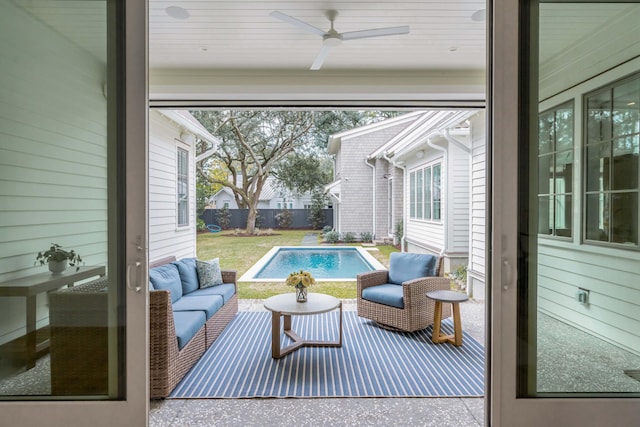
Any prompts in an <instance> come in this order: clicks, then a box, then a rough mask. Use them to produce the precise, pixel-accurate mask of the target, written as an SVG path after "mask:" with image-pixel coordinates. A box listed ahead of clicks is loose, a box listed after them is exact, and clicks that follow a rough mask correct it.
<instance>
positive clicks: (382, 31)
mask: <svg viewBox="0 0 640 427" xmlns="http://www.w3.org/2000/svg"><path fill="white" fill-rule="evenodd" d="M269 15H270V16H271V17H273V18H276V19H279V20H281V21H283V22H286V23H288V24H291V25H294V26H296V27H298V28H300V29H302V30H304V31H306V32H308V33H311V34H315V35H318V36H321V37H322V48H321V49H320V52H319V53H318V55H317V56H316V58H315V60H314V61H313V64H312V65H311V68H310V70H319V69H320V68H321V67H322V63H323V62H324V60H325V59H326V57H327V55H328V54H329V51H330V50H331V48H333V47H336V46H339V45H341V44H342V42H343V41H348V40H356V39H365V38H371V37H385V36H394V35H400V34H409V26H408V25H402V26H399V27H387V28H376V29H371V30H362V31H347V32H345V33H340V32H338V31H336V30H335V28H334V27H333V24H334V21H335V19H336V17H337V16H338V12H337V11H335V10H328V11H327V18H328V19H329V22H330V23H331V28H329V30H327V31H324V30H321V29H320V28H318V27H315V26H313V25H311V24H309V23H307V22H304V21H301V20H299V19H298V18H294V17H293V16H289V15H287V14H285V13H282V12H279V11H277V10H274V11H273V12H271V13H270V14H269Z"/></svg>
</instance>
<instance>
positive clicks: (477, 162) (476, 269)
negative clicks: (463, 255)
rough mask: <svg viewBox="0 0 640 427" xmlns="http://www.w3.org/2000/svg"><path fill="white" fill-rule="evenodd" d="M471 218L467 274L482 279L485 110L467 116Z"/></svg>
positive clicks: (483, 258) (485, 177)
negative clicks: (470, 142)
mask: <svg viewBox="0 0 640 427" xmlns="http://www.w3.org/2000/svg"><path fill="white" fill-rule="evenodd" d="M471 141H472V149H471V182H470V186H471V190H470V192H471V221H470V226H471V230H470V239H471V244H470V252H471V253H470V254H469V270H468V271H469V275H470V276H473V277H474V278H476V279H478V280H480V281H482V282H484V278H485V269H486V208H487V144H486V129H485V113H484V111H483V112H480V113H478V114H476V115H475V116H473V118H472V119H471Z"/></svg>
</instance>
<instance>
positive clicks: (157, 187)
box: [149, 111, 196, 261]
mask: <svg viewBox="0 0 640 427" xmlns="http://www.w3.org/2000/svg"><path fill="white" fill-rule="evenodd" d="M180 133H181V128H180V127H179V126H178V125H177V124H176V123H174V122H172V121H170V120H169V119H167V118H166V117H164V116H162V115H161V114H160V113H158V112H157V111H151V112H150V113H149V259H150V260H151V261H153V260H157V259H160V258H164V257H167V256H171V255H173V256H175V257H176V258H177V259H181V258H185V257H194V256H196V253H195V248H196V245H195V221H196V219H195V218H196V212H195V153H194V148H193V146H192V145H188V144H186V143H184V142H181V141H180V140H179V139H180ZM177 147H180V148H182V149H185V150H187V151H188V152H189V212H190V216H189V226H187V227H178V226H177V220H178V216H177V199H176V172H177V163H176V153H177Z"/></svg>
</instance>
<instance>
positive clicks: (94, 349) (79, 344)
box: [49, 277, 109, 396]
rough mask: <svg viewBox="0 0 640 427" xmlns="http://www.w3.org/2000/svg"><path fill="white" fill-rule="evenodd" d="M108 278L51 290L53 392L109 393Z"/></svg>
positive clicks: (78, 393) (68, 393)
mask: <svg viewBox="0 0 640 427" xmlns="http://www.w3.org/2000/svg"><path fill="white" fill-rule="evenodd" d="M107 285H108V282H107V278H106V277H102V278H100V279H97V280H94V281H92V282H88V283H85V284H82V285H78V286H74V287H70V288H66V289H62V290H60V291H55V292H51V293H50V294H49V323H50V327H51V349H50V351H51V353H50V354H51V394H52V395H54V396H69V395H106V394H108V354H109V352H108V321H107Z"/></svg>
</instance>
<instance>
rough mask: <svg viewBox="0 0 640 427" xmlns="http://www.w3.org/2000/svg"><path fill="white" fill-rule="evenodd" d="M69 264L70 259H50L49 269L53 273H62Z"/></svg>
mask: <svg viewBox="0 0 640 427" xmlns="http://www.w3.org/2000/svg"><path fill="white" fill-rule="evenodd" d="M68 266H69V260H67V259H65V260H62V261H49V271H50V272H51V273H52V274H62V273H63V272H64V271H65V270H66V269H67V267H68Z"/></svg>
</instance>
